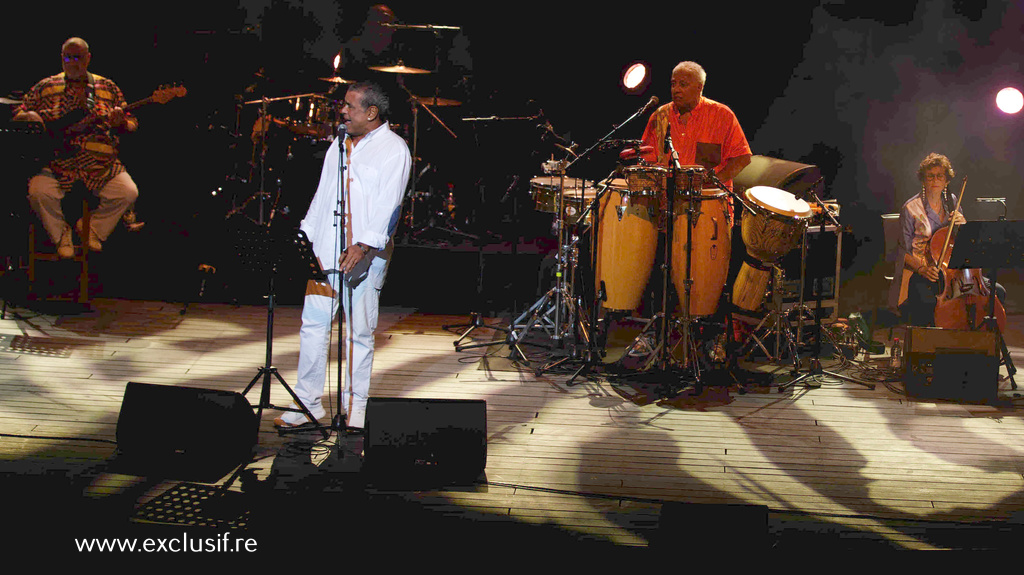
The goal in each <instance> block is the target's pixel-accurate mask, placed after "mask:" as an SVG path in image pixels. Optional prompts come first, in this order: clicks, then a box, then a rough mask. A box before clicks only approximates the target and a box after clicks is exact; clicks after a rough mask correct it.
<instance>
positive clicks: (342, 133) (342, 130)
mask: <svg viewBox="0 0 1024 575" xmlns="http://www.w3.org/2000/svg"><path fill="white" fill-rule="evenodd" d="M347 133H348V128H346V127H345V123H344V122H342V123H340V124H338V139H339V140H341V141H344V140H345V135H346V134H347Z"/></svg>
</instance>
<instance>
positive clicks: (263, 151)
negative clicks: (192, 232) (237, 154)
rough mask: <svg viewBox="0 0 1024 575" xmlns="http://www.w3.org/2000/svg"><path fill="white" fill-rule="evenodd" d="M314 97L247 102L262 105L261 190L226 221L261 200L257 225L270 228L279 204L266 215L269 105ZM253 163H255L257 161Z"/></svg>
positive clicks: (303, 96)
mask: <svg viewBox="0 0 1024 575" xmlns="http://www.w3.org/2000/svg"><path fill="white" fill-rule="evenodd" d="M312 96H319V94H315V93H309V94H299V95H297V96H280V97H277V98H266V97H264V98H261V99H259V100H250V101H248V102H245V104H246V105H248V104H260V112H259V113H260V120H259V121H260V122H261V124H260V125H261V130H260V132H261V133H260V147H259V151H260V158H259V168H260V188H259V189H258V190H256V192H254V193H253V195H251V196H249V197H248V198H246V200H245V201H244V202H242V204H241V205H240V206H237V207H234V208H232V209H231V210H230V211H228V213H227V215H226V216H224V219H228V218H230V217H231V216H233V215H235V214H237V213H239V212H241V211H243V210H244V209H245V208H246V206H248V205H249V202H251V201H252V200H253V198H258V199H259V212H258V214H257V218H256V220H255V223H256V224H257V225H260V226H264V225H265V226H269V225H270V223H271V221H272V220H273V219H274V211H275V208H276V205H277V202H275V203H274V204H275V205H274V206H271V208H270V210H269V215H267V213H266V212H267V208H266V201H267V198H269V197H270V193H269V192H267V186H266V176H267V134H268V133H269V132H270V125H269V122H272V120H270V116H269V111H268V109H267V105H268V104H270V103H271V102H278V101H281V100H295V99H301V98H306V97H312ZM239 113H240V110H239ZM255 151H256V150H255V149H254V150H253V153H254V154H255ZM253 163H255V161H254V162H253ZM251 180H252V178H250V181H251ZM278 194H279V195H278V198H279V199H280V188H279V189H278ZM265 216H266V221H264V218H265Z"/></svg>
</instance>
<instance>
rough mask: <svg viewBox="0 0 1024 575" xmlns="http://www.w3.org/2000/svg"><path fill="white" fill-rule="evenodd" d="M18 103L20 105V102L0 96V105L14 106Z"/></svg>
mask: <svg viewBox="0 0 1024 575" xmlns="http://www.w3.org/2000/svg"><path fill="white" fill-rule="evenodd" d="M20 103H21V100H14V99H11V98H4V97H3V96H0V104H8V105H11V106H16V105H18V104H20Z"/></svg>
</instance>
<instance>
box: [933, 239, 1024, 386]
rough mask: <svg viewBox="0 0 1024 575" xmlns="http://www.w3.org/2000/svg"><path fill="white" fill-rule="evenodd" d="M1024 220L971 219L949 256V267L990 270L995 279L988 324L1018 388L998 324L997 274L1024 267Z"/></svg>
mask: <svg viewBox="0 0 1024 575" xmlns="http://www.w3.org/2000/svg"><path fill="white" fill-rule="evenodd" d="M1022 239H1024V221H1008V220H1005V219H1000V220H998V221H971V222H966V223H964V224H961V225H960V226H959V228H957V233H956V243H954V244H953V253H952V254H950V256H949V267H950V268H954V269H964V268H980V269H982V270H985V269H987V270H989V273H988V278H989V281H990V282H991V286H990V289H989V300H988V314H987V315H986V316H985V324H986V327H987V328H988V329H989V331H991V332H992V333H995V334H996V337H997V338H998V340H999V348H1000V353H1001V354H1002V359H1001V361H1000V364H1001V365H1002V364H1005V365H1006V372H1007V374H1009V376H1010V385H1011V386H1012V387H1013V389H1017V382H1016V381H1014V379H1013V376H1014V374H1016V373H1017V368H1016V367H1015V366H1014V365H1013V360H1012V359H1010V352H1009V350H1008V349H1007V348H1006V342H1005V341H1004V340H1003V334H1002V332H1001V331H1000V330H999V325H998V324H997V323H996V318H995V306H996V289H995V286H996V274H997V273H998V271H999V269H1000V268H1003V269H1006V268H1009V269H1015V268H1022V267H1024V244H1022Z"/></svg>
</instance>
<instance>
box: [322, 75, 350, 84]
mask: <svg viewBox="0 0 1024 575" xmlns="http://www.w3.org/2000/svg"><path fill="white" fill-rule="evenodd" d="M320 79H321V80H323V81H324V82H330V83H332V84H352V83H354V80H346V79H344V78H341V77H339V76H332V77H330V78H320Z"/></svg>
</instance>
